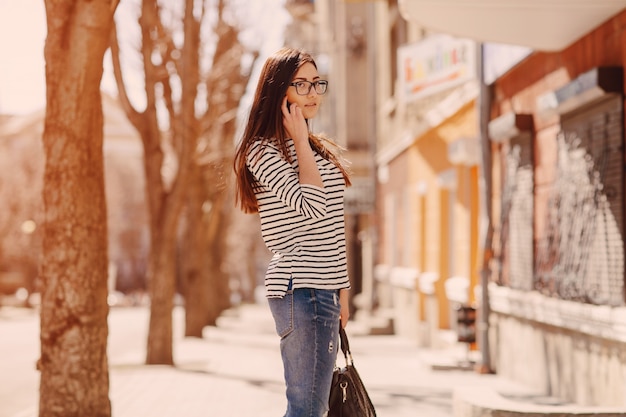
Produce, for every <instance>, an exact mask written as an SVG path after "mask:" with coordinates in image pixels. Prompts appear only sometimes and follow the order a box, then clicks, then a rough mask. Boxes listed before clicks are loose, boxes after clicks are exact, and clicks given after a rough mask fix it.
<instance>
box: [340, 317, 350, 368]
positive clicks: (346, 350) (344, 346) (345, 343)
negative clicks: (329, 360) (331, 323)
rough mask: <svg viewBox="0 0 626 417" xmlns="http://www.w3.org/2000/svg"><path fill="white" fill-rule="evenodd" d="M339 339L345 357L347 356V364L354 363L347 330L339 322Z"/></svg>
mask: <svg viewBox="0 0 626 417" xmlns="http://www.w3.org/2000/svg"><path fill="white" fill-rule="evenodd" d="M339 340H340V341H341V351H342V352H343V356H344V358H346V365H352V363H353V361H352V353H351V352H350V343H349V342H348V335H347V334H346V330H345V329H344V328H343V327H342V326H341V323H340V324H339Z"/></svg>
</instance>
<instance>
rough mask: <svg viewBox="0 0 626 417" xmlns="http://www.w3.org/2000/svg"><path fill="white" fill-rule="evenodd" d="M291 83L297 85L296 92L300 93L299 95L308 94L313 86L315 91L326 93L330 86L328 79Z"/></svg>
mask: <svg viewBox="0 0 626 417" xmlns="http://www.w3.org/2000/svg"><path fill="white" fill-rule="evenodd" d="M289 85H292V86H294V87H296V93H298V95H299V96H306V95H307V94H309V93H310V92H311V88H312V87H315V92H316V93H317V94H324V93H326V89H327V88H328V81H326V80H317V81H296V82H294V83H291V84H289Z"/></svg>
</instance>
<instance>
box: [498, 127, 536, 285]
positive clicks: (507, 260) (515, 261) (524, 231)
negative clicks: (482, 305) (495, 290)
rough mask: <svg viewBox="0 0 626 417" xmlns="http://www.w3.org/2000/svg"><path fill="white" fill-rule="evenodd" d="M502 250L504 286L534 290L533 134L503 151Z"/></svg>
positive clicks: (515, 140)
mask: <svg viewBox="0 0 626 417" xmlns="http://www.w3.org/2000/svg"><path fill="white" fill-rule="evenodd" d="M503 151H504V154H503V159H504V161H503V168H504V172H503V175H502V177H503V188H502V211H501V221H500V224H501V232H500V245H501V246H500V247H501V248H502V250H501V259H500V262H501V265H502V275H501V279H502V281H501V284H504V285H507V286H510V287H512V288H516V289H520V290H530V289H532V285H533V282H532V277H533V189H534V181H533V157H532V143H531V135H530V134H529V133H526V134H523V135H520V136H518V137H516V138H513V139H511V141H510V143H509V144H508V145H507V146H505V147H504V149H503Z"/></svg>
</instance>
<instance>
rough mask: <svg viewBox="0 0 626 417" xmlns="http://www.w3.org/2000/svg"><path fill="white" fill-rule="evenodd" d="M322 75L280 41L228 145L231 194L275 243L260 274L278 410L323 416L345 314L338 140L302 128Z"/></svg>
mask: <svg viewBox="0 0 626 417" xmlns="http://www.w3.org/2000/svg"><path fill="white" fill-rule="evenodd" d="M327 87H328V82H327V81H325V80H322V79H321V78H320V76H319V74H318V71H317V66H316V64H315V61H314V60H313V58H312V56H311V55H309V54H308V53H306V52H303V51H301V50H298V49H292V48H283V49H281V50H279V51H278V52H276V53H275V54H274V55H272V56H271V57H269V58H268V59H267V61H266V62H265V65H264V67H263V69H262V72H261V75H260V78H259V83H258V85H257V88H256V93H255V96H254V101H253V103H252V107H251V109H250V116H249V118H248V122H247V124H246V128H245V131H244V134H243V138H242V140H241V143H240V144H239V146H238V148H237V153H236V155H235V167H234V168H235V174H236V177H237V194H236V200H237V203H238V205H239V206H240V207H241V209H242V210H243V211H244V212H246V213H256V212H258V213H259V216H260V218H261V233H262V235H263V239H264V241H265V244H266V245H267V247H268V248H269V249H270V250H271V251H272V252H273V253H274V256H273V258H272V260H271V261H270V263H269V266H268V269H267V273H266V276H265V287H266V293H267V297H268V301H269V307H270V310H271V312H272V316H273V317H274V321H275V324H276V331H277V333H278V335H279V336H280V337H281V342H280V350H281V356H282V359H283V365H284V375H285V383H286V386H287V392H286V393H287V412H286V414H285V417H322V416H324V415H325V414H326V411H327V410H328V396H329V393H330V384H331V379H332V373H333V368H334V364H335V359H336V354H337V350H338V348H339V345H338V332H339V325H341V326H345V325H346V323H347V321H348V316H349V313H348V289H349V288H350V282H349V279H348V274H347V266H346V242H345V227H344V211H343V194H344V190H345V187H346V186H349V185H350V179H349V177H348V174H347V172H346V169H345V168H344V167H343V166H342V164H341V163H340V160H339V157H338V155H336V154H335V153H333V152H332V151H331V149H333V150H336V149H337V148H336V147H334V146H332V143H331V142H330V141H327V140H325V139H323V138H321V137H319V136H316V135H314V134H312V133H310V132H309V120H310V119H312V118H313V117H315V115H316V114H317V112H318V109H319V106H320V103H321V99H322V97H321V96H322V95H323V94H324V93H326V89H327Z"/></svg>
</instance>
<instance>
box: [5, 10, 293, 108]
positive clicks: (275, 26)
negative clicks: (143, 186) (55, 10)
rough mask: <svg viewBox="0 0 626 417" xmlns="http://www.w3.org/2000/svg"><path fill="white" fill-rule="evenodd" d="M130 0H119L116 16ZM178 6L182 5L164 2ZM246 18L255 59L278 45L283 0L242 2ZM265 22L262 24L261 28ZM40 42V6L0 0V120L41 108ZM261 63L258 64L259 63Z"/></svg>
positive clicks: (108, 81) (105, 85) (109, 87)
mask: <svg viewBox="0 0 626 417" xmlns="http://www.w3.org/2000/svg"><path fill="white" fill-rule="evenodd" d="M130 1H131V0H121V3H120V6H119V7H118V13H120V12H123V11H124V8H125V6H127V5H128V4H129V2H130ZM169 1H182V0H169ZM242 4H245V5H246V10H245V12H246V14H247V15H248V16H250V18H251V21H253V22H256V23H257V24H258V25H259V26H258V27H255V28H254V29H253V30H254V31H255V33H257V34H258V35H257V36H253V38H256V39H263V45H261V46H260V47H261V49H262V52H261V57H263V56H266V55H268V54H269V53H271V52H272V51H273V50H274V49H278V48H279V47H280V46H281V45H282V28H283V27H284V24H285V23H286V22H287V20H288V19H289V17H288V14H287V13H286V12H285V11H284V10H283V9H282V4H283V0H248V1H243V3H242ZM263 22H265V23H263ZM45 38H46V15H45V7H44V0H0V114H28V113H31V112H34V111H37V110H39V109H42V108H43V107H45V100H46V93H45V61H44V56H43V48H44V43H45ZM260 61H262V59H261V60H260ZM110 67H111V66H110V62H109V58H108V57H105V62H104V68H105V73H104V76H103V81H102V89H103V90H104V91H108V92H111V93H112V94H115V87H114V86H115V83H114V81H113V76H112V74H111V70H110Z"/></svg>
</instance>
